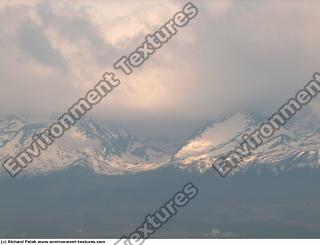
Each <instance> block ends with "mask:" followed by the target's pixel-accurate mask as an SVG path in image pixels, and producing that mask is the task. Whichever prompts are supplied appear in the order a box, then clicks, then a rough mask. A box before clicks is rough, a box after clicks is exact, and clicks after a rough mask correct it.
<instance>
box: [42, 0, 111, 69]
mask: <svg viewBox="0 0 320 245" xmlns="http://www.w3.org/2000/svg"><path fill="white" fill-rule="evenodd" d="M36 10H37V13H38V15H39V17H40V19H41V21H42V23H43V25H44V26H45V27H46V28H48V27H52V28H54V29H56V30H57V31H58V32H59V33H60V34H61V36H63V37H64V38H67V39H69V40H71V41H73V42H79V41H83V40H85V41H87V42H88V43H89V44H90V46H91V53H90V55H91V56H92V57H93V58H94V59H95V61H96V62H97V64H99V65H112V62H113V61H114V60H115V59H116V57H117V56H116V55H117V54H116V52H115V50H114V48H113V47H112V46H111V45H110V44H109V43H107V42H106V41H105V40H104V38H103V35H102V34H101V32H100V30H99V28H98V27H97V26H96V25H94V24H93V23H92V21H91V20H90V17H89V16H88V15H86V13H85V11H84V10H85V7H83V8H82V9H81V10H75V9H72V8H70V6H69V8H68V9H67V11H65V12H62V11H61V12H60V11H57V10H56V9H55V8H54V5H53V4H52V3H51V2H50V1H46V2H39V3H38V4H37V6H36Z"/></svg>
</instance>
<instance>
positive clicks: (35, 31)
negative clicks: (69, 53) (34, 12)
mask: <svg viewBox="0 0 320 245" xmlns="http://www.w3.org/2000/svg"><path fill="white" fill-rule="evenodd" d="M17 44H18V47H19V48H20V49H21V50H22V51H23V52H24V53H25V54H27V55H28V56H30V57H32V58H33V59H34V60H36V61H38V62H40V63H42V64H45V65H48V66H53V67H57V68H61V69H66V62H65V60H64V58H63V56H62V54H61V53H60V51H59V50H58V49H56V48H54V47H53V46H52V44H51V42H50V40H49V39H48V37H47V36H46V34H45V33H44V32H43V30H42V29H41V28H40V27H39V26H37V25H36V24H35V23H33V22H32V21H30V20H26V21H24V22H23V23H22V24H21V25H20V27H19V28H18V30H17Z"/></svg>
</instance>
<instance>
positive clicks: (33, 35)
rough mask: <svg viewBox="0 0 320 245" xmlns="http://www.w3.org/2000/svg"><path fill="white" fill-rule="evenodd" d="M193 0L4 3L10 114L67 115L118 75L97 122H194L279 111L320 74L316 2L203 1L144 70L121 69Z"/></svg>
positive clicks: (1, 31) (4, 93)
mask: <svg viewBox="0 0 320 245" xmlns="http://www.w3.org/2000/svg"><path fill="white" fill-rule="evenodd" d="M186 2H187V1H164V0H158V1H153V0H151V1H150V0H144V1H131V0H117V1H116V0H114V1H113V0H109V1H80V0H79V1H77V0H75V1H29V0H28V1H27V0H25V1H22V0H13V1H11V0H10V1H3V0H2V1H1V2H0V59H1V60H0V64H1V65H0V80H1V89H0V105H1V112H2V113H26V114H28V113H37V114H42V113H43V114H53V113H59V112H64V111H65V110H66V109H67V108H68V107H69V106H70V105H72V104H73V103H74V102H75V101H76V100H77V99H78V98H79V97H81V96H83V95H84V94H85V93H86V91H87V90H88V89H90V88H91V87H92V86H94V85H95V84H96V83H97V82H98V81H99V80H100V78H101V75H102V74H103V72H105V71H113V72H115V74H116V75H117V76H118V77H119V78H121V81H122V84H121V86H120V87H118V88H117V89H116V90H114V91H113V92H112V94H111V95H110V97H107V98H105V99H104V100H103V102H101V104H99V105H98V106H97V107H96V108H95V109H94V111H92V112H90V113H91V114H92V115H96V116H99V117H102V118H113V119H117V120H119V119H120V120H124V121H130V120H135V121H137V118H140V119H143V121H144V122H145V120H147V118H149V119H150V120H151V121H152V120H154V121H158V122H160V121H162V120H163V121H166V120H167V119H168V118H172V119H174V120H176V121H179V120H184V121H188V120H189V121H190V122H191V121H192V120H196V119H209V118H212V119H216V118H219V117H221V116H223V115H225V114H227V113H229V112H230V111H234V110H251V111H257V112H259V111H260V112H264V113H271V112H273V111H275V110H276V109H277V108H278V106H280V105H281V104H282V103H283V102H285V101H286V100H287V99H288V98H289V97H292V96H293V95H294V94H295V92H296V91H297V90H299V89H300V88H302V87H303V86H304V85H305V84H306V83H307V82H308V81H309V80H310V79H311V76H312V74H313V72H315V71H320V66H319V64H320V51H319V50H320V49H319V48H320V33H319V23H320V14H319V9H320V1H316V0H314V1H313V0H309V1H300V0H297V1H295V0H265V1H262V0H259V1H258V0H250V1H245V0H242V1H232V0H216V1H210V0H209V1H204V0H201V1H193V3H194V4H195V5H196V6H197V7H198V8H199V14H198V16H197V17H196V18H195V19H193V20H192V21H191V22H190V23H189V24H188V25H187V26H185V27H183V28H182V29H180V30H179V33H178V34H177V35H176V36H175V37H174V38H173V39H171V40H170V41H169V42H168V43H167V44H166V45H165V46H164V47H162V48H161V49H160V50H158V51H157V52H156V53H155V54H154V55H153V56H152V57H151V58H150V59H148V60H147V61H146V62H145V63H144V64H143V65H142V67H140V68H138V69H136V70H134V73H133V74H132V75H130V76H125V75H122V74H121V72H119V71H114V69H113V68H112V64H113V63H114V62H115V61H116V60H117V59H119V58H120V57H121V56H123V55H128V54H129V53H130V52H131V51H133V50H134V49H135V48H137V47H138V46H139V45H140V44H141V43H142V42H143V40H144V36H145V35H147V34H149V33H154V32H155V31H156V29H157V28H158V27H159V26H161V25H163V24H164V23H165V22H166V21H167V20H168V19H170V18H171V17H172V16H173V15H174V14H175V13H176V12H177V11H179V10H181V9H182V6H183V5H184V4H185V3H186ZM317 105H318V102H317V101H314V102H313V107H314V108H318V106H317Z"/></svg>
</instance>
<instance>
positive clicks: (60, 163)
mask: <svg viewBox="0 0 320 245" xmlns="http://www.w3.org/2000/svg"><path fill="white" fill-rule="evenodd" d="M264 121H265V117H263V116H261V115H260V114H257V113H235V114H233V115H232V116H229V117H226V118H224V119H223V120H220V121H210V122H208V123H206V124H205V125H204V126H200V127H199V130H198V131H197V132H196V133H194V134H190V137H189V138H188V139H186V140H185V141H184V143H183V144H181V145H180V146H179V147H177V149H175V152H174V153H173V154H172V153H168V151H165V150H164V149H161V148H156V147H154V146H152V145H154V144H152V142H146V141H145V140H144V141H142V140H139V139H138V138H137V137H136V136H134V135H132V134H130V133H129V131H128V130H126V129H124V128H121V127H118V126H115V125H114V124H110V123H105V124H103V123H97V122H95V121H94V120H93V119H90V118H83V119H81V120H80V121H79V122H78V123H77V124H76V125H75V126H74V127H72V128H71V129H69V130H68V131H67V132H66V133H65V135H64V136H63V137H61V138H60V139H57V140H55V142H54V144H52V145H51V146H50V147H49V148H48V149H47V150H46V151H45V152H43V153H42V154H41V156H40V157H39V158H38V159H35V160H34V161H33V162H32V163H30V164H29V165H28V167H27V168H26V169H25V171H23V174H27V175H29V174H31V175H37V174H44V173H52V172H55V171H64V170H67V169H69V168H70V167H71V166H75V165H81V166H85V167H88V168H90V169H92V170H93V171H94V172H95V173H96V174H103V175H126V174H136V173H139V172H145V171H154V170H155V169H158V168H163V167H166V166H171V165H172V166H174V167H177V168H180V169H183V170H186V171H193V172H196V173H199V174H202V173H204V172H206V171H207V170H208V169H210V168H211V165H212V162H213V161H214V160H215V159H217V158H218V157H220V156H222V155H225V154H226V153H228V152H230V151H231V150H233V149H234V148H235V147H236V146H237V145H238V144H239V143H240V142H241V135H243V134H244V133H250V132H252V131H253V130H254V129H256V128H258V127H259V125H260V124H261V123H263V122H264ZM318 125H319V120H318V118H317V115H316V114H314V113H313V112H312V111H311V110H306V111H305V112H303V113H302V114H301V115H300V116H297V117H295V118H294V119H293V120H292V121H290V122H288V123H287V124H286V125H285V126H284V127H283V128H282V129H280V130H279V131H278V132H277V133H276V134H275V135H274V136H273V137H272V138H271V139H270V140H269V141H268V142H266V143H265V144H264V145H262V146H260V147H259V148H258V149H256V151H254V152H253V155H252V156H251V157H250V158H248V159H246V160H245V161H244V162H243V165H242V166H241V167H240V168H239V169H238V171H240V170H243V171H245V170H246V169H247V168H248V167H249V166H250V167H253V168H254V169H257V170H258V171H262V170H264V169H268V170H271V171H273V172H275V173H277V172H278V171H282V170H287V169H296V168H301V167H308V168H318V167H319V166H320V151H319V146H320V128H319V126H318ZM48 126H49V122H44V123H31V122H29V121H28V120H27V119H25V118H23V117H21V116H17V115H6V116H4V115H3V116H1V117H0V160H2V161H4V160H5V159H6V158H7V157H9V156H14V155H15V154H18V153H19V152H20V151H21V150H23V149H24V147H26V146H27V145H28V144H29V143H30V142H31V139H32V135H33V134H34V133H39V132H42V131H44V130H45V129H46V128H48ZM1 171H3V169H2V170H1ZM1 171H0V172H1ZM236 172H237V171H236Z"/></svg>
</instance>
